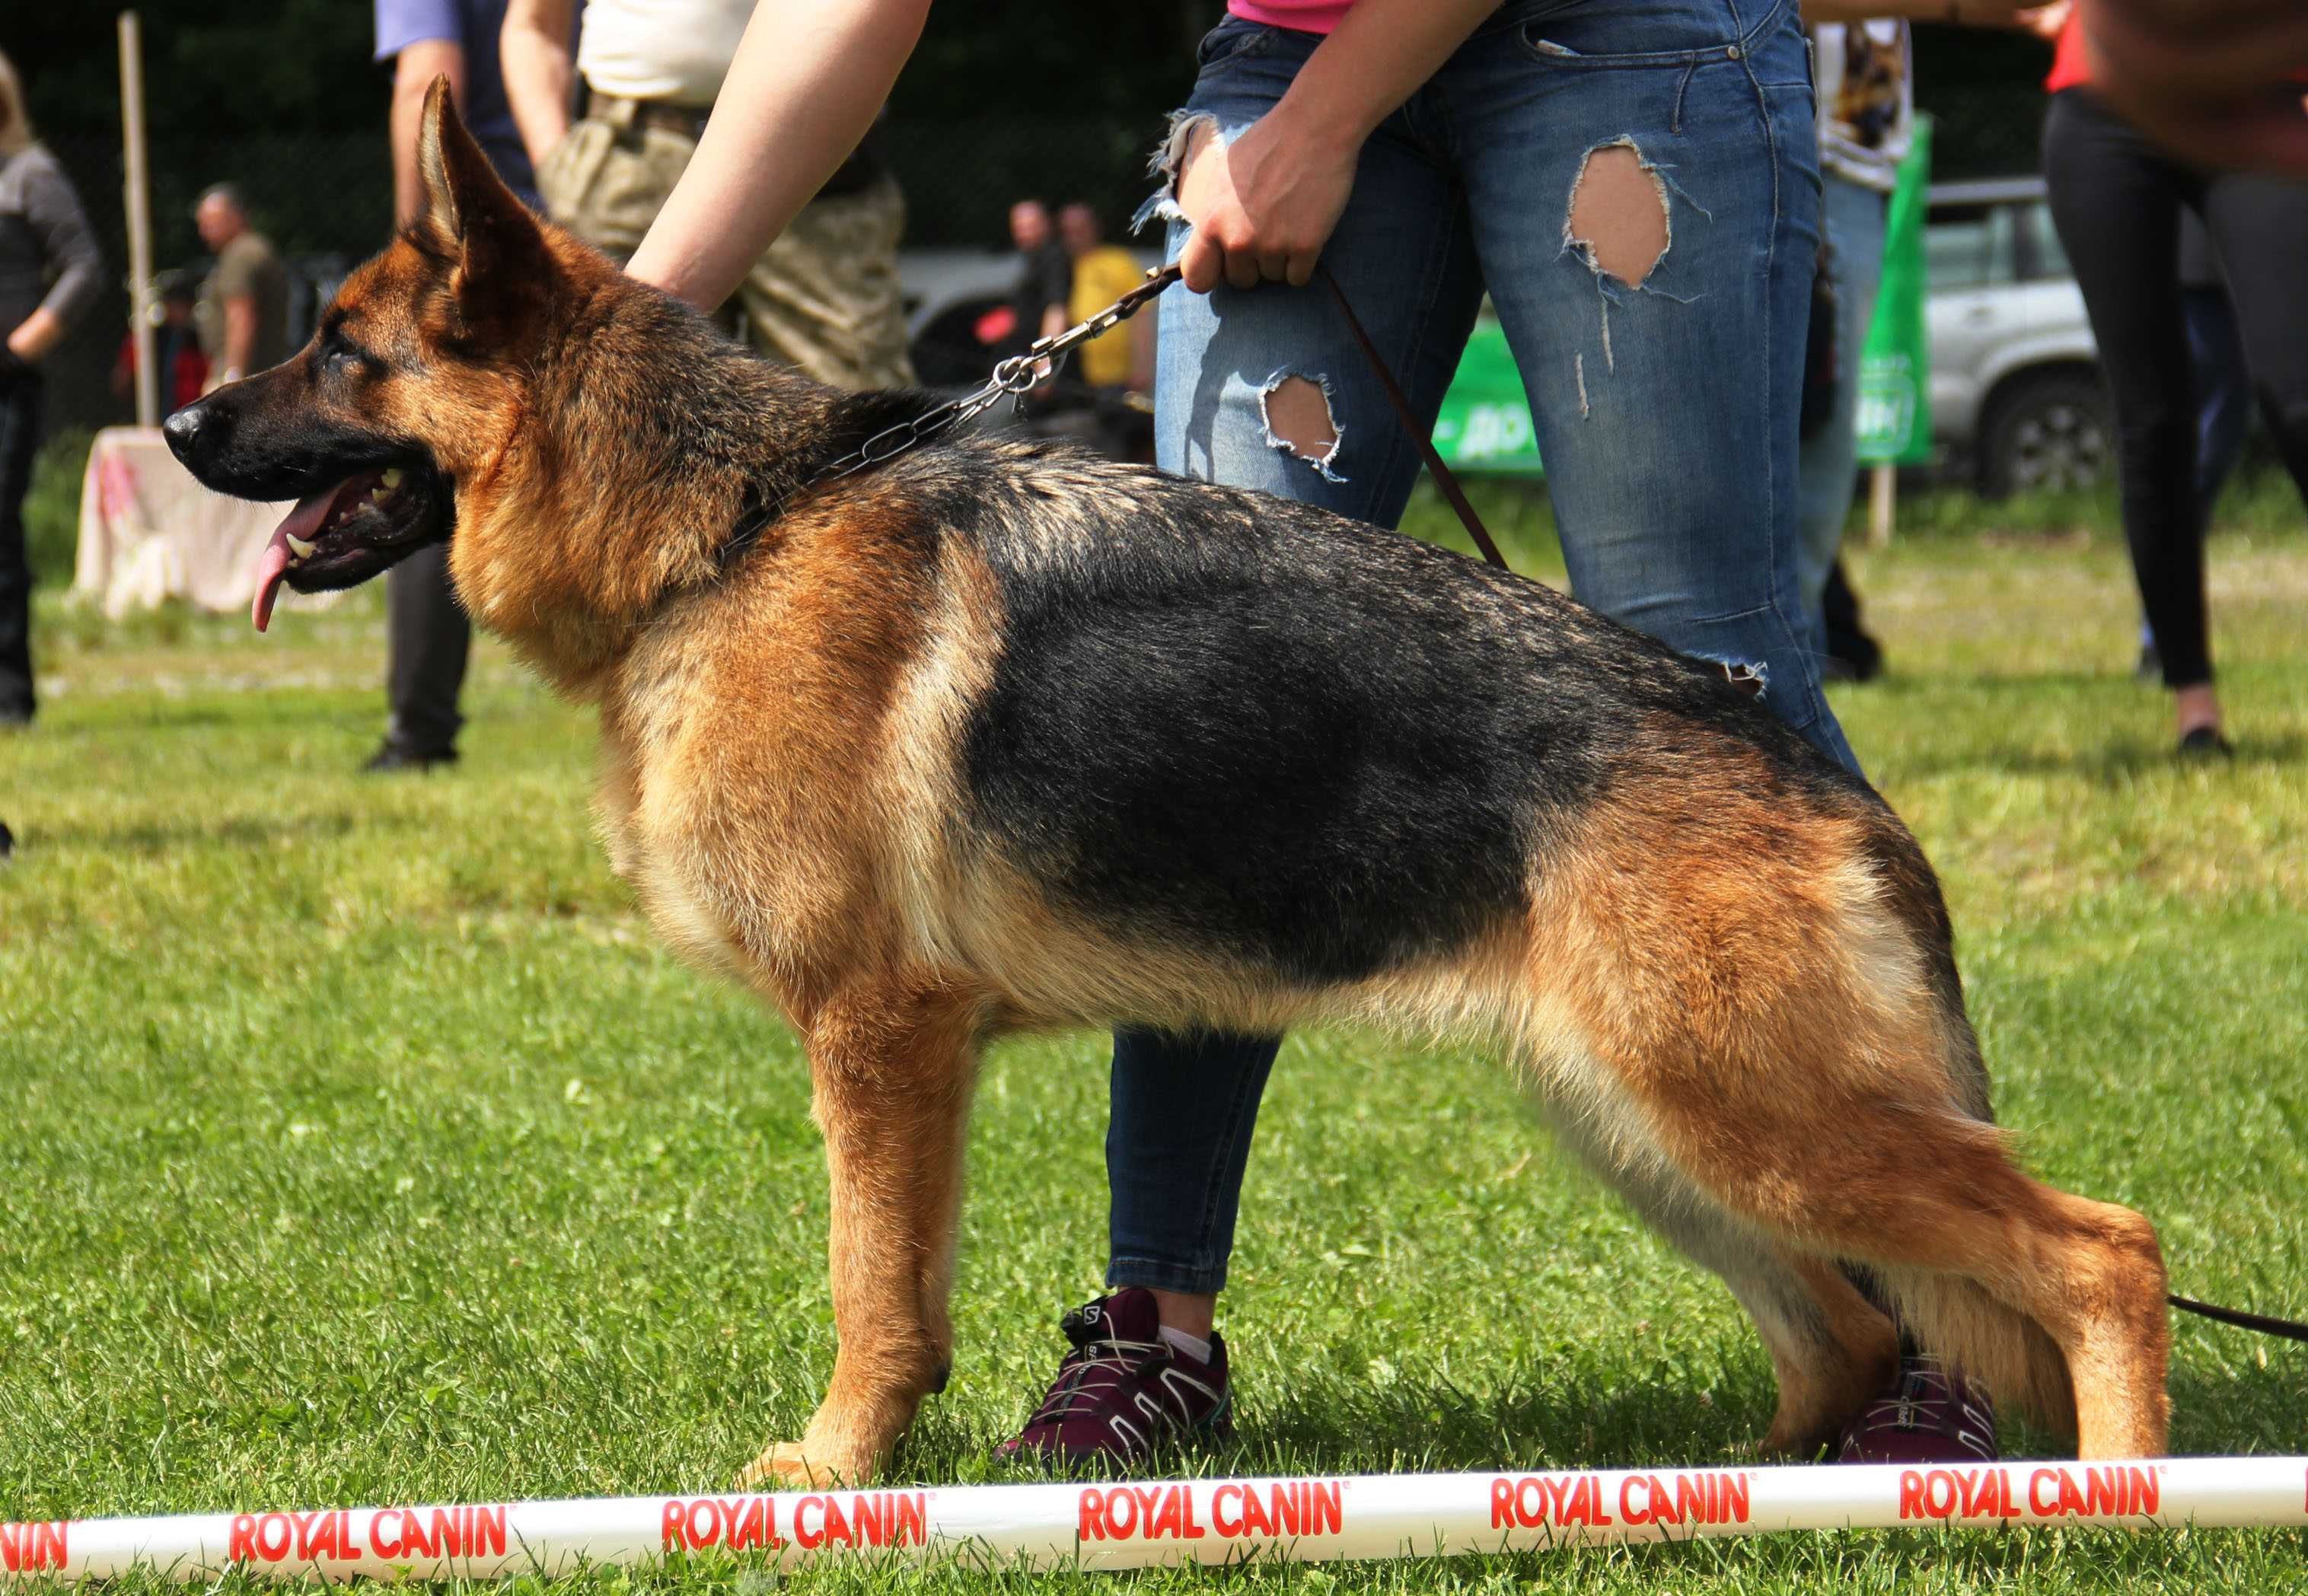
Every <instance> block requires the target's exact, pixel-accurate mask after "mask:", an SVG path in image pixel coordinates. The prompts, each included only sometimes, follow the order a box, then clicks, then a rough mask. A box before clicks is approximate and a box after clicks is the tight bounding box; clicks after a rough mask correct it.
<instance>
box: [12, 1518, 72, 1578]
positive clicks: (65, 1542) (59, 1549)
mask: <svg viewBox="0 0 2308 1596" xmlns="http://www.w3.org/2000/svg"><path fill="white" fill-rule="evenodd" d="M71 1523H72V1521H71V1520H70V1519H64V1518H50V1519H32V1520H30V1521H29V1522H27V1523H0V1568H5V1569H6V1570H7V1571H8V1572H9V1573H11V1574H37V1573H39V1572H40V1571H41V1570H43V1569H49V1570H61V1569H62V1568H63V1567H64V1566H65V1559H66V1557H67V1556H68V1555H69V1551H68V1548H69V1545H70V1541H71V1534H70V1525H71Z"/></svg>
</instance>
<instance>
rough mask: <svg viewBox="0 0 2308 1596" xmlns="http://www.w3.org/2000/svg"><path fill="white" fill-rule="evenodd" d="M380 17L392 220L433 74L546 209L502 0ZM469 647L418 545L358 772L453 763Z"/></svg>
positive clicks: (411, 183)
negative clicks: (520, 111) (373, 736)
mask: <svg viewBox="0 0 2308 1596" xmlns="http://www.w3.org/2000/svg"><path fill="white" fill-rule="evenodd" d="M375 13H376V59H377V60H379V61H381V62H390V63H392V109H391V111H390V112H389V113H388V124H389V126H390V129H391V138H392V213H393V225H394V226H396V227H406V226H407V225H408V224H409V222H410V221H412V220H413V219H415V217H416V214H417V207H418V203H419V188H418V176H417V126H418V116H419V114H420V113H421V112H422V111H423V110H424V108H425V91H426V89H428V88H429V87H431V85H432V82H433V80H434V79H435V78H436V77H446V78H447V79H448V80H449V90H450V92H451V93H452V95H454V96H455V97H456V101H457V113H458V115H459V116H462V117H463V118H464V121H465V126H466V127H467V128H468V129H469V130H470V131H471V133H472V135H473V137H474V139H475V140H476V141H477V142H478V143H479V144H480V146H481V149H482V150H483V151H484V152H485V153H487V156H488V158H489V164H490V165H492V166H494V167H495V168H496V170H497V176H500V177H503V178H504V180H505V182H506V184H508V185H510V186H511V187H512V191H513V193H517V194H519V195H520V196H521V199H522V201H523V202H525V203H527V204H529V205H530V207H532V208H533V209H535V210H539V211H542V210H544V209H545V206H544V202H542V201H541V200H539V199H538V196H537V187H536V180H535V177H534V176H533V174H532V173H531V172H530V164H529V151H528V150H526V149H524V148H523V147H522V145H521V133H520V130H519V129H518V128H516V127H515V126H514V125H513V119H512V106H511V104H510V103H509V102H508V101H507V100H506V98H505V89H504V74H503V73H501V72H500V71H499V69H498V62H497V35H498V32H499V30H501V29H502V28H503V27H504V16H505V0H375ZM472 646H473V626H472V622H471V620H470V619H469V617H468V616H467V615H466V614H465V610H464V606H463V605H461V604H459V603H458V602H457V596H456V592H455V590H454V588H452V586H451V584H450V581H449V545H447V544H445V543H441V544H435V545H432V546H431V547H429V548H424V549H419V550H418V552H417V553H414V554H411V555H410V556H409V558H408V559H406V560H403V561H402V562H400V564H398V565H396V566H394V567H393V568H392V571H391V573H390V574H388V575H387V576H386V578H385V643H384V696H385V707H386V716H385V723H384V741H383V742H382V743H381V744H379V745H378V748H377V751H375V753H374V754H371V755H370V756H369V760H368V763H367V764H366V765H365V766H363V767H362V768H363V769H365V770H366V771H369V772H371V773H373V774H379V775H382V774H387V773H391V772H395V771H425V770H431V769H434V768H438V767H440V766H444V765H451V764H454V763H455V762H456V759H457V734H458V732H459V731H460V730H461V729H462V727H463V725H464V724H465V717H464V716H463V714H462V712H461V710H460V709H459V708H458V698H459V695H460V694H461V692H462V691H463V690H464V685H465V664H466V661H467V659H468V657H469V656H470V654H471V651H472Z"/></svg>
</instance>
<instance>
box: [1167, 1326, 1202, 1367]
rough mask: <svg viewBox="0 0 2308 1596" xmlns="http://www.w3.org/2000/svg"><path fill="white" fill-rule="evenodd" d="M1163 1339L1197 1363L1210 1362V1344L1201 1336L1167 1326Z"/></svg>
mask: <svg viewBox="0 0 2308 1596" xmlns="http://www.w3.org/2000/svg"><path fill="white" fill-rule="evenodd" d="M1162 1339H1163V1340H1164V1341H1167V1342H1168V1343H1170V1344H1171V1345H1172V1346H1174V1347H1176V1348H1177V1349H1178V1350H1179V1351H1182V1352H1184V1353H1185V1354H1186V1356H1187V1357H1189V1358H1192V1359H1193V1360H1194V1361H1195V1362H1197V1363H1208V1362H1209V1361H1210V1343H1209V1342H1206V1341H1204V1340H1203V1339H1202V1338H1201V1336H1199V1335H1189V1334H1186V1333H1185V1332H1184V1330H1173V1329H1171V1328H1170V1326H1167V1325H1165V1326H1162Z"/></svg>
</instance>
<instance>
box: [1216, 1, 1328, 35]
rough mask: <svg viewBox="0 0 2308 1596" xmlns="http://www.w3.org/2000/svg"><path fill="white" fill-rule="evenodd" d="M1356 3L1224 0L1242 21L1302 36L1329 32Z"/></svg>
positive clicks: (1228, 8)
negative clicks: (1301, 34) (1285, 29)
mask: <svg viewBox="0 0 2308 1596" xmlns="http://www.w3.org/2000/svg"><path fill="white" fill-rule="evenodd" d="M1354 3H1355V0H1227V11H1229V12H1231V13H1233V14H1234V15H1236V16H1238V17H1240V18H1241V19H1242V20H1243V21H1245V22H1262V23H1264V24H1265V25H1266V26H1267V27H1269V28H1296V30H1298V31H1299V32H1301V33H1328V32H1329V31H1330V30H1331V29H1333V28H1335V27H1337V26H1338V25H1339V20H1340V19H1341V18H1343V17H1344V16H1345V15H1346V14H1347V10H1348V7H1349V6H1351V5H1353V4H1354Z"/></svg>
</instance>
